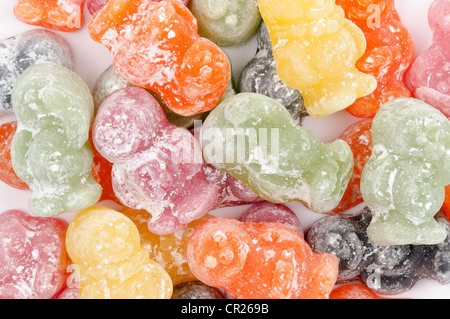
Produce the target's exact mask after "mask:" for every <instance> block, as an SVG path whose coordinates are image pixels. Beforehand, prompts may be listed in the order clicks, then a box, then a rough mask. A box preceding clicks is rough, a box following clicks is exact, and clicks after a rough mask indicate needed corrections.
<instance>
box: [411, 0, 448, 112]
mask: <svg viewBox="0 0 450 319" xmlns="http://www.w3.org/2000/svg"><path fill="white" fill-rule="evenodd" d="M428 21H429V24H430V27H431V29H432V31H433V44H432V45H431V47H430V48H429V49H428V50H427V51H425V52H424V53H422V54H421V55H419V56H418V57H417V59H416V60H415V61H414V63H413V65H412V66H411V69H410V71H409V86H410V87H411V90H412V91H413V94H414V96H415V97H416V98H418V99H421V100H423V101H425V102H427V103H428V104H430V105H432V106H434V107H435V108H436V109H438V110H440V111H441V112H442V113H443V114H444V115H445V116H447V117H448V118H450V53H449V52H450V42H449V39H450V0H435V1H434V2H433V3H432V4H431V6H430V9H429V12H428Z"/></svg>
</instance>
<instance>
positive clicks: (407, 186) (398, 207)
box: [361, 98, 450, 245]
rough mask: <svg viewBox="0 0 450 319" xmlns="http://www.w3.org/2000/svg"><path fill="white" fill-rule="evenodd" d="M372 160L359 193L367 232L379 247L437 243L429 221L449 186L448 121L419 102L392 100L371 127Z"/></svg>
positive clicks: (441, 234)
mask: <svg viewBox="0 0 450 319" xmlns="http://www.w3.org/2000/svg"><path fill="white" fill-rule="evenodd" d="M372 142H373V151H372V155H371V157H370V158H369V160H368V161H367V163H366V165H365V166H364V169H363V172H362V175H361V194H362V197H363V199H364V202H365V203H366V204H367V206H369V207H370V208H371V210H372V213H373V215H374V217H373V220H372V223H371V224H370V226H369V227H368V229H367V232H368V234H369V237H370V239H371V240H372V241H373V242H375V243H377V244H379V245H406V244H428V245H431V244H438V243H440V242H442V241H444V239H445V237H446V236H447V232H446V231H445V229H444V228H443V227H442V226H440V225H438V224H437V223H436V221H435V220H434V218H433V217H434V215H436V213H437V212H438V211H439V210H440V209H441V207H442V204H443V202H444V196H445V186H446V185H448V184H449V183H450V122H449V121H448V119H447V118H446V117H445V116H444V115H443V114H442V113H441V112H439V111H438V110H436V109H435V108H433V107H431V106H430V105H428V104H426V103H425V102H423V101H421V100H417V99H414V98H397V99H395V100H392V101H390V102H388V103H386V104H385V105H383V106H382V107H381V108H380V110H379V111H378V113H377V115H376V116H375V118H374V120H373V122H372Z"/></svg>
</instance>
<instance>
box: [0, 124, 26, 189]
mask: <svg viewBox="0 0 450 319" xmlns="http://www.w3.org/2000/svg"><path fill="white" fill-rule="evenodd" d="M16 129H17V122H15V121H13V122H8V123H3V124H2V125H0V180H1V181H2V182H4V183H6V184H8V185H9V186H12V187H14V188H17V189H23V190H26V189H29V188H28V185H27V184H26V183H25V182H24V181H22V180H21V179H20V178H19V177H17V175H16V173H15V172H14V169H13V167H12V163H11V142H12V139H13V136H14V133H15V132H16Z"/></svg>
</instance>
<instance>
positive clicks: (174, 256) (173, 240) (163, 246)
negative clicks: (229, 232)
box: [120, 207, 213, 286]
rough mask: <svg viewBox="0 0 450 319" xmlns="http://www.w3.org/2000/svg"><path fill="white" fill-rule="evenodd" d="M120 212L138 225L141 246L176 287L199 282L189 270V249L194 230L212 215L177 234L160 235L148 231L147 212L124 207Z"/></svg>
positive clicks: (197, 220) (192, 223)
mask: <svg viewBox="0 0 450 319" xmlns="http://www.w3.org/2000/svg"><path fill="white" fill-rule="evenodd" d="M120 212H121V213H122V214H124V215H125V216H127V217H128V218H130V219H131V220H132V221H133V223H134V224H135V225H136V227H137V228H138V230H139V234H140V236H141V245H142V246H143V247H144V248H145V249H146V250H147V251H148V252H149V254H150V258H151V259H153V260H154V261H156V262H157V263H158V264H159V265H161V266H162V267H163V268H164V269H165V270H166V271H167V273H168V274H169V276H170V278H172V282H173V285H174V286H177V285H179V284H182V283H185V282H190V281H196V280H197V278H195V276H194V275H193V274H192V272H191V270H190V269H189V265H188V262H187V247H188V243H189V239H190V237H191V235H192V233H193V232H194V230H195V229H196V228H197V227H198V225H200V224H201V223H202V222H204V221H205V220H207V219H209V218H212V217H213V216H212V215H205V216H203V217H201V218H199V219H196V220H194V221H192V222H190V223H189V224H188V225H187V226H186V227H184V228H183V229H181V230H178V231H176V232H175V233H172V234H167V235H158V234H155V233H152V232H151V231H149V230H148V225H147V224H148V221H149V220H150V217H151V216H150V214H149V213H148V212H147V211H146V210H143V209H141V210H136V209H131V208H128V207H124V208H123V209H121V210H120Z"/></svg>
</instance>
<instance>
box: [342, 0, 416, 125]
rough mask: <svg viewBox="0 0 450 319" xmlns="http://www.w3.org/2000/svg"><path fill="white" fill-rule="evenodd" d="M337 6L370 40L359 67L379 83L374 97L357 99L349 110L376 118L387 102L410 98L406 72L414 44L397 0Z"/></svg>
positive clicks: (351, 0) (351, 1)
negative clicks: (399, 13)
mask: <svg viewBox="0 0 450 319" xmlns="http://www.w3.org/2000/svg"><path fill="white" fill-rule="evenodd" d="M336 4H337V5H339V6H341V7H342V8H343V9H344V10H345V13H346V18H347V19H349V20H351V21H352V22H353V23H355V24H356V25H357V26H358V27H359V28H360V29H361V30H362V31H363V32H364V35H365V37H366V40H367V49H366V52H365V53H364V55H363V56H362V57H361V58H360V59H359V60H358V61H357V62H356V68H357V69H358V70H360V71H361V72H364V73H367V74H371V75H373V76H374V77H375V78H376V80H377V82H378V86H377V88H376V89H375V91H374V92H373V93H372V94H369V95H367V96H364V97H361V98H359V99H357V100H356V101H355V103H353V104H352V105H350V106H349V107H348V108H347V109H346V110H347V111H348V112H349V113H350V114H352V115H354V116H357V117H374V116H375V114H376V112H377V111H378V109H379V108H380V107H381V106H382V105H383V104H384V103H386V102H388V101H390V100H392V99H394V98H398V97H411V96H412V94H411V91H410V90H409V89H408V87H407V86H406V83H405V73H406V71H407V70H408V68H409V67H410V66H411V64H412V63H413V60H414V42H413V39H412V37H411V35H410V33H409V31H408V29H407V28H406V27H405V26H404V25H403V24H402V22H401V20H400V18H399V16H398V14H397V11H396V10H395V3H394V0H368V1H367V0H366V1H358V0H336Z"/></svg>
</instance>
